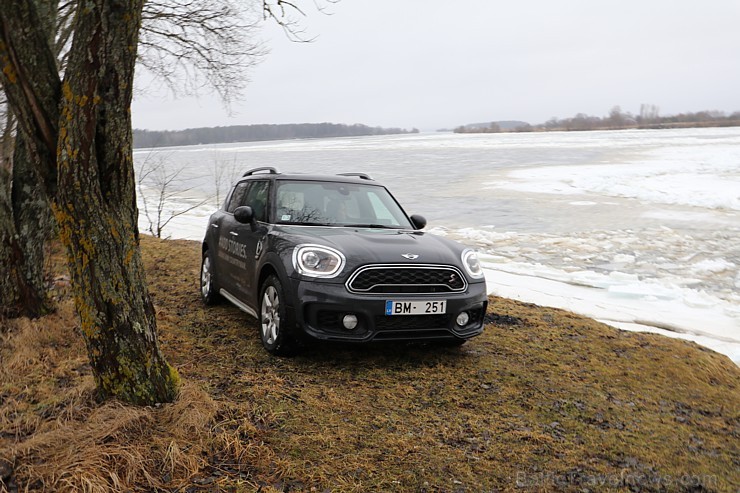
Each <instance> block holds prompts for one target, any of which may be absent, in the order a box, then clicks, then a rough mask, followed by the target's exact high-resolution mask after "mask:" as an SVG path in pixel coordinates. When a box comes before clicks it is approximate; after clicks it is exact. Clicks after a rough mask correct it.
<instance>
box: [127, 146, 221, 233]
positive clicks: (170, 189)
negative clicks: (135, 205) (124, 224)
mask: <svg viewBox="0 0 740 493" xmlns="http://www.w3.org/2000/svg"><path fill="white" fill-rule="evenodd" d="M184 170H185V168H184V167H182V166H181V167H179V168H175V169H172V167H171V166H168V163H167V158H166V157H158V158H152V157H151V154H150V155H149V156H147V158H146V159H145V160H144V161H142V163H141V164H140V165H139V167H138V168H137V170H136V188H137V194H138V196H139V199H140V201H141V204H142V206H143V213H144V217H145V218H146V219H147V221H148V223H149V226H148V227H147V231H149V233H150V234H151V235H152V236H156V237H157V238H162V235H163V233H164V229H165V228H166V227H167V225H168V224H169V223H170V222H171V221H172V220H173V219H175V218H177V217H180V216H182V215H184V214H187V213H188V212H190V211H192V210H193V209H197V208H198V207H201V206H203V205H205V204H206V203H207V202H208V200H209V199H203V200H200V201H197V202H195V203H191V204H189V205H181V206H177V207H174V208H173V207H172V204H173V202H175V199H177V198H180V197H182V196H183V195H184V194H187V193H188V192H191V191H192V190H193V189H194V187H188V186H184V180H183V179H182V178H181V174H182V172H183V171H184ZM180 203H182V202H180Z"/></svg>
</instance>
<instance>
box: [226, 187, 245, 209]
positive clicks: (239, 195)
mask: <svg viewBox="0 0 740 493" xmlns="http://www.w3.org/2000/svg"><path fill="white" fill-rule="evenodd" d="M248 187H249V182H246V181H245V182H242V183H239V184H238V185H237V186H236V187H235V188H234V192H233V193H232V194H231V198H230V199H229V205H228V206H227V207H226V212H231V213H233V212H234V209H236V208H237V207H239V206H240V205H242V201H243V200H244V194H245V193H246V191H247V188H248Z"/></svg>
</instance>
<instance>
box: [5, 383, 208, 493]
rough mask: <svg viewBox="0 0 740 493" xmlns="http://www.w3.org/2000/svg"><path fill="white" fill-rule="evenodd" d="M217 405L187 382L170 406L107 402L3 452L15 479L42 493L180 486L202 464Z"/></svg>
mask: <svg viewBox="0 0 740 493" xmlns="http://www.w3.org/2000/svg"><path fill="white" fill-rule="evenodd" d="M217 410H218V406H217V405H216V403H215V402H214V401H213V399H211V398H210V397H209V396H208V394H206V393H205V392H203V391H202V390H200V389H198V388H197V387H195V386H193V385H189V384H186V385H184V387H183V389H182V392H181V394H180V396H179V398H178V400H177V401H176V402H175V403H173V404H171V405H164V406H161V407H158V408H137V407H132V406H127V405H123V404H121V403H118V402H109V403H106V404H104V405H102V406H99V407H96V408H95V409H93V410H92V412H90V413H89V414H88V415H87V416H84V419H68V420H61V419H60V420H57V421H56V422H55V426H53V427H52V428H51V429H47V430H45V431H43V432H39V433H36V434H34V435H33V436H31V437H29V438H28V439H26V440H23V441H21V442H20V443H18V444H16V445H14V446H11V447H9V448H8V449H5V450H3V451H2V455H4V456H7V457H9V459H10V462H11V463H13V464H14V465H15V471H14V474H15V479H16V481H17V482H18V483H19V484H25V485H28V486H29V487H30V488H31V489H34V490H39V491H83V492H86V493H97V492H109V491H126V490H129V489H131V488H132V487H134V486H139V487H142V486H143V487H144V488H146V489H155V488H164V487H165V486H167V487H169V488H172V487H178V486H180V485H184V484H187V483H189V481H190V479H191V478H192V477H193V476H194V475H195V474H197V473H198V472H199V471H200V470H201V469H202V468H203V467H204V465H205V462H204V456H206V455H207V454H206V452H207V451H208V449H209V447H210V437H211V423H212V421H213V419H214V417H215V416H216V413H217Z"/></svg>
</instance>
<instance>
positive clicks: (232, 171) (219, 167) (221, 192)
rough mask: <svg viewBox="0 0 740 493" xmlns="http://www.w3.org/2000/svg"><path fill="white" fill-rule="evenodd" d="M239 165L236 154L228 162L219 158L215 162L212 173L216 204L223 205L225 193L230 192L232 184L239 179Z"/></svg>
mask: <svg viewBox="0 0 740 493" xmlns="http://www.w3.org/2000/svg"><path fill="white" fill-rule="evenodd" d="M237 165H238V163H237V161H236V156H234V158H233V159H232V160H231V161H228V162H227V161H222V160H219V159H216V160H215V161H214V162H213V173H212V175H213V182H214V183H213V184H214V185H215V189H216V190H215V193H214V205H215V206H216V207H221V205H222V202H223V200H224V198H225V194H226V193H228V191H229V189H230V187H231V184H232V183H233V182H234V181H235V180H236V179H237V177H238V175H239V169H238V167H237Z"/></svg>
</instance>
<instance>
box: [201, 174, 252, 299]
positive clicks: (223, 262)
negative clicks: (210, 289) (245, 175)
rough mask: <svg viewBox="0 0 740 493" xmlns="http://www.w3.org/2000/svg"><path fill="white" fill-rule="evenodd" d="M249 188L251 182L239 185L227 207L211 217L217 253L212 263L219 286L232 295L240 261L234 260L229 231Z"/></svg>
mask: <svg viewBox="0 0 740 493" xmlns="http://www.w3.org/2000/svg"><path fill="white" fill-rule="evenodd" d="M248 188H249V182H247V181H243V182H241V183H237V184H236V185H235V186H234V188H233V190H232V192H231V194H230V195H229V198H228V199H227V201H226V205H225V207H224V208H223V209H222V210H220V211H219V212H218V213H216V214H214V215H213V216H211V224H210V225H209V228H210V229H211V232H210V235H211V237H212V238H215V239H216V241H215V242H214V243H213V244H212V245H211V247H212V248H214V250H213V251H214V253H215V255H213V257H212V259H211V261H212V262H213V263H214V265H215V272H216V273H217V277H218V284H219V287H221V288H223V289H225V290H226V291H228V292H229V293H232V294H233V293H234V292H235V288H234V285H235V283H234V280H235V279H236V278H237V277H238V273H237V272H235V270H236V269H235V268H234V264H235V262H236V261H238V259H235V258H234V248H233V246H234V245H233V242H232V243H230V242H229V240H230V239H231V235H230V234H229V231H230V230H231V229H232V228H233V227H234V223H235V221H234V209H236V208H237V207H239V205H241V203H242V202H243V201H244V197H245V195H246V194H247V189H248Z"/></svg>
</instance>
